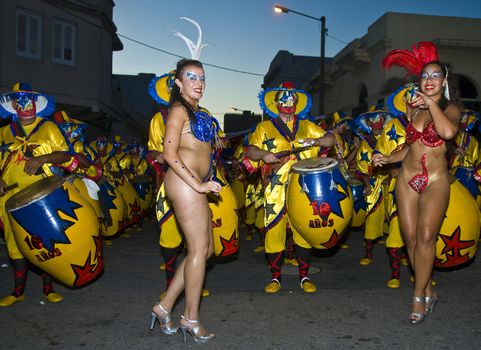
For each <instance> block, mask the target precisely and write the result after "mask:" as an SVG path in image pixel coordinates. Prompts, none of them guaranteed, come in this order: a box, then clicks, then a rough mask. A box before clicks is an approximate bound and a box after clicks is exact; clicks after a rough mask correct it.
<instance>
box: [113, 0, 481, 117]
mask: <svg viewBox="0 0 481 350" xmlns="http://www.w3.org/2000/svg"><path fill="white" fill-rule="evenodd" d="M275 4H279V5H281V6H284V7H287V8H289V9H292V10H295V11H298V12H302V13H305V14H309V15H311V16H313V17H316V18H319V17H321V16H325V17H326V26H327V29H328V36H327V39H326V56H327V57H332V56H334V55H335V54H336V53H338V52H339V51H340V50H341V49H342V48H343V47H344V46H345V45H346V44H347V43H349V42H351V41H352V40H354V39H356V38H360V37H362V36H363V35H365V34H366V33H367V30H368V27H369V25H371V24H372V23H373V22H374V21H376V20H377V19H378V18H379V17H381V16H382V15H383V14H384V13H386V12H403V13H419V14H430V15H440V16H456V17H471V18H473V17H474V18H481V1H479V0H458V1H447V0H418V1H411V0H405V1H389V0H384V1H379V0H373V1H371V0H368V1H355V0H351V1H348V0H334V1H324V0H278V1H272V0H243V1H229V0H205V1H199V0H196V1H193V0H177V1H173V0H171V1H164V0H136V1H133V0H115V7H114V22H115V24H116V25H117V28H118V34H119V35H121V37H120V39H121V40H122V42H123V44H124V49H123V50H122V51H119V52H114V55H113V71H114V73H115V74H131V75H136V74H138V73H154V74H156V75H161V74H164V73H166V72H168V71H170V70H172V69H174V68H175V65H176V62H177V61H178V60H179V58H178V57H174V56H171V55H169V54H166V53H163V52H160V51H157V50H155V49H152V48H148V47H145V46H142V45H139V44H137V43H134V42H132V41H130V40H128V39H126V38H124V37H122V36H126V37H129V38H132V39H135V40H137V41H140V42H142V43H145V44H148V45H150V46H153V47H155V48H158V49H161V50H164V51H167V52H170V53H172V54H175V55H179V56H183V57H187V58H190V52H189V50H188V48H187V45H186V44H185V43H184V41H182V40H181V39H180V38H178V37H176V36H174V35H173V34H172V30H177V31H179V32H180V33H182V34H184V35H185V36H187V37H188V38H190V39H191V40H192V41H194V42H195V41H196V40H197V31H196V29H195V27H194V26H193V25H192V24H190V23H189V22H187V21H183V20H181V19H180V17H189V18H192V19H194V20H195V21H197V22H198V23H199V24H200V26H201V28H202V31H203V33H202V34H203V42H204V43H207V44H208V46H207V47H205V48H204V49H203V50H202V54H201V57H200V60H201V61H202V62H203V63H207V64H212V65H217V66H222V67H226V68H229V69H234V70H240V71H246V72H249V73H253V74H244V73H237V72H232V71H229V70H224V69H219V68H214V67H211V66H205V72H206V81H207V88H206V92H205V94H204V98H203V99H202V101H201V105H202V106H204V107H206V108H207V109H209V110H210V111H211V112H212V113H213V114H214V115H215V116H216V117H220V116H222V115H223V114H224V113H229V112H232V111H231V109H230V107H236V108H239V109H243V110H250V111H254V112H257V113H260V108H259V104H258V100H257V95H258V93H259V91H260V89H261V84H262V81H263V76H264V75H265V74H266V72H267V71H268V69H269V64H270V63H271V61H272V59H273V58H274V56H275V55H276V53H277V52H278V51H279V50H287V51H289V52H291V53H292V54H295V55H306V56H319V55H320V23H319V22H318V21H316V20H313V19H309V18H306V17H303V16H300V15H297V14H294V13H287V14H276V13H274V11H273V7H274V5H275ZM480 35H481V33H480ZM421 40H423V37H422V33H420V36H419V41H421ZM406 49H407V48H406ZM473 59H474V58H473ZM477 59H479V58H477ZM146 89H147V87H146Z"/></svg>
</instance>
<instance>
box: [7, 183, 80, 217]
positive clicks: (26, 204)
mask: <svg viewBox="0 0 481 350" xmlns="http://www.w3.org/2000/svg"><path fill="white" fill-rule="evenodd" d="M72 176H75V175H71V176H68V177H67V178H65V177H62V176H59V175H52V176H47V177H44V178H43V179H40V180H39V181H44V180H46V179H48V180H49V181H52V183H55V182H58V184H59V185H60V186H61V185H63V184H64V183H66V182H67V181H70V179H71V178H72ZM52 178H53V179H52ZM39 181H37V182H39ZM37 182H34V183H32V184H30V185H28V186H27V187H25V188H23V189H21V190H20V191H18V192H17V193H15V194H14V195H12V196H11V197H10V198H8V199H7V201H6V202H5V210H6V211H7V212H13V211H16V210H20V209H22V208H25V207H26V206H28V205H30V204H32V203H34V202H37V201H39V200H41V199H43V198H45V197H47V196H48V195H49V194H51V193H52V192H48V193H44V194H43V195H41V196H39V197H37V198H35V200H33V201H31V202H29V203H25V204H23V205H21V206H18V207H15V208H13V209H11V208H9V207H10V206H9V205H8V203H9V201H10V200H11V199H12V198H13V197H14V196H15V195H17V194H19V193H21V192H22V191H23V190H25V189H26V188H28V187H29V186H31V185H33V184H36V183H37ZM57 188H58V187H57Z"/></svg>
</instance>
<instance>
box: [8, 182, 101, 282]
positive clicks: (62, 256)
mask: <svg viewBox="0 0 481 350" xmlns="http://www.w3.org/2000/svg"><path fill="white" fill-rule="evenodd" d="M74 177H75V176H70V177H68V178H62V177H59V176H51V177H47V178H45V179H42V180H40V181H37V182H35V183H34V184H32V185H30V186H27V187H26V188H24V189H23V190H21V191H19V192H18V193H16V194H15V195H13V196H12V197H10V198H9V199H8V200H7V202H6V204H5V206H6V209H7V211H8V216H9V220H10V222H11V226H12V230H13V233H14V236H15V241H16V243H17V246H18V248H19V249H20V251H21V253H22V254H23V256H24V257H25V258H27V259H28V261H30V262H31V263H32V264H33V265H35V266H37V267H39V268H40V269H42V270H43V271H45V272H46V273H48V274H50V275H51V276H53V277H54V278H55V279H57V280H59V281H60V282H62V283H64V284H65V285H67V286H69V287H82V286H83V285H85V284H87V283H89V282H91V281H92V280H93V279H95V278H96V277H97V276H99V274H100V273H101V272H102V270H103V267H104V260H103V255H102V239H101V237H100V229H99V220H98V217H97V214H96V213H95V211H94V210H93V209H92V207H91V206H90V204H89V203H88V202H87V200H86V199H85V198H84V197H83V196H82V195H81V194H80V193H79V191H78V190H77V189H76V188H75V186H73V185H72V182H73V180H74Z"/></svg>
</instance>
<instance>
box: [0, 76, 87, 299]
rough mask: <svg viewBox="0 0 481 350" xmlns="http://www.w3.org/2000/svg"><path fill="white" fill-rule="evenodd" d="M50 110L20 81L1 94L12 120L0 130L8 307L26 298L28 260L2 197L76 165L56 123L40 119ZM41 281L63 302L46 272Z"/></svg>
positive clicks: (45, 99)
mask: <svg viewBox="0 0 481 350" xmlns="http://www.w3.org/2000/svg"><path fill="white" fill-rule="evenodd" d="M54 109H55V106H54V103H53V100H52V99H51V98H50V97H49V96H47V95H44V94H40V93H38V92H35V91H33V90H32V88H31V87H30V85H28V84H25V83H17V84H15V85H14V86H13V92H11V93H6V94H4V95H2V96H0V116H2V117H4V118H5V117H9V116H12V121H11V123H10V124H9V125H7V126H4V127H2V128H1V129H0V142H1V150H2V152H1V153H0V165H1V168H0V169H1V179H0V196H1V197H0V206H1V213H2V214H1V219H2V221H3V224H4V232H5V241H6V244H7V250H8V255H9V257H10V259H11V263H12V267H13V271H14V278H15V289H14V291H13V293H12V294H11V295H9V296H7V297H5V298H3V299H1V300H0V306H9V305H12V304H13V303H15V302H18V301H23V300H24V299H25V296H24V290H25V284H26V281H27V271H28V263H27V260H26V259H25V258H24V256H23V255H22V254H21V252H20V250H19V249H18V246H17V244H16V242H15V238H14V235H13V232H12V227H11V225H10V222H9V219H8V217H7V214H6V212H5V202H6V200H7V199H8V198H10V197H11V196H12V195H13V194H15V193H17V192H19V191H20V190H22V189H23V188H25V187H27V186H28V185H30V184H33V183H34V182H37V181H38V180H40V179H42V178H45V177H47V176H52V175H53V172H52V171H56V170H57V171H58V169H59V168H56V169H55V167H56V166H58V167H61V168H64V169H66V170H69V171H72V170H74V168H76V166H77V165H78V162H77V161H76V159H75V158H74V157H72V156H70V155H68V154H67V152H68V150H69V147H68V144H67V141H66V140H65V138H64V136H63V135H62V133H61V131H60V129H59V127H58V126H57V125H56V124H55V123H52V122H51V121H48V120H46V119H44V118H43V117H46V116H48V115H49V114H51V113H52V112H53V111H54ZM60 172H61V171H60ZM15 186H16V187H15ZM12 187H13V188H12ZM42 282H43V292H44V295H45V296H46V299H47V300H48V301H50V302H54V303H55V302H60V301H62V300H63V297H62V296H61V295H60V294H58V293H55V292H54V290H53V286H52V278H51V277H50V276H49V275H47V274H46V273H43V274H42Z"/></svg>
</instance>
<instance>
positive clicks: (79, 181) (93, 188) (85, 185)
mask: <svg viewBox="0 0 481 350" xmlns="http://www.w3.org/2000/svg"><path fill="white" fill-rule="evenodd" d="M72 184H73V185H74V186H75V188H76V189H77V190H78V191H79V192H80V194H81V195H82V196H84V198H85V199H86V200H87V202H89V204H90V205H91V206H92V209H93V210H94V211H95V213H96V214H97V217H98V218H102V217H103V214H102V210H101V209H100V202H99V193H98V192H99V191H100V188H99V186H98V185H97V183H96V182H95V181H93V180H90V179H87V178H80V177H78V176H76V177H75V178H74V179H73V182H72Z"/></svg>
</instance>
